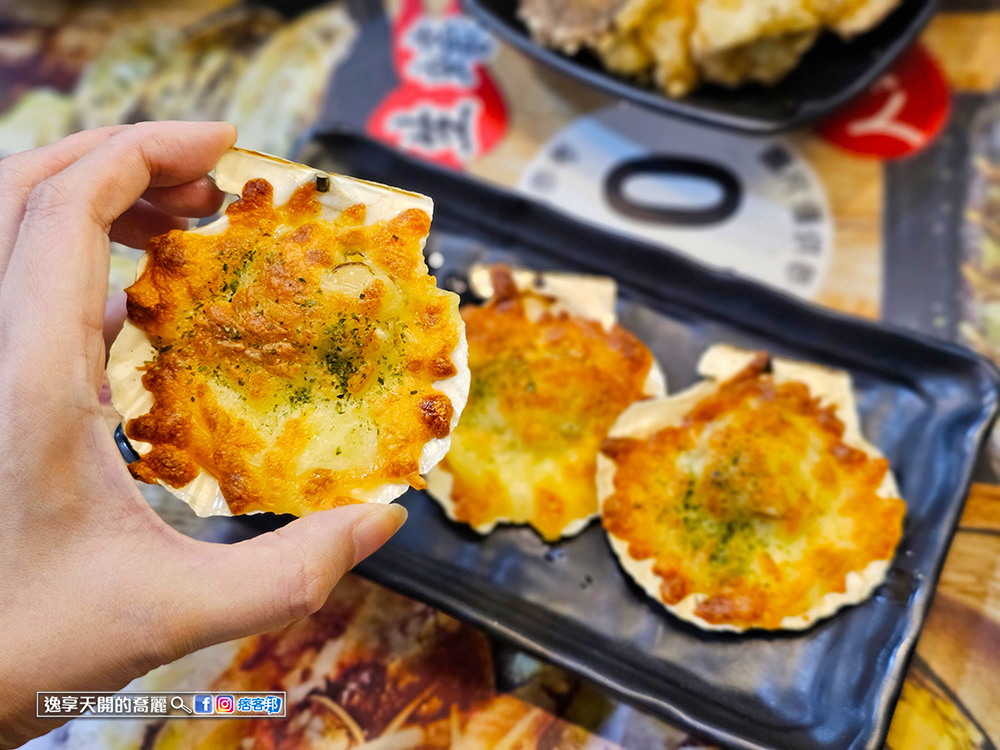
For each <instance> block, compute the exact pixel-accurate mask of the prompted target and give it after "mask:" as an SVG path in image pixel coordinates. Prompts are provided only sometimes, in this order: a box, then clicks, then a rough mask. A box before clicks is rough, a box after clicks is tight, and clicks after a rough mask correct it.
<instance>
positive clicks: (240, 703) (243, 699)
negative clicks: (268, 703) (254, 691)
mask: <svg viewBox="0 0 1000 750" xmlns="http://www.w3.org/2000/svg"><path fill="white" fill-rule="evenodd" d="M236 710H237V711H239V712H240V713H249V712H250V711H252V710H253V709H251V708H250V698H248V697H247V696H245V695H243V696H240V697H239V698H237V699H236Z"/></svg>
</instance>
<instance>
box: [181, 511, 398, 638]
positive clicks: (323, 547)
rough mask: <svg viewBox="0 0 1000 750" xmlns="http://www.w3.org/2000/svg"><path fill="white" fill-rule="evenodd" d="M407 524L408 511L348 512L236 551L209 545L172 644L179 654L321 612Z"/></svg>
mask: <svg viewBox="0 0 1000 750" xmlns="http://www.w3.org/2000/svg"><path fill="white" fill-rule="evenodd" d="M405 520H406V508H404V507H403V506H401V505H375V504H359V505H347V506H343V507H340V508H333V509H330V510H324V511H320V512H318V513H313V514H311V515H308V516H304V517H303V518H299V519H296V520H295V521H293V522H292V523H290V524H288V525H287V526H284V527H282V528H280V529H277V530H276V531H272V532H269V533H267V534H262V535H260V536H258V537H255V538H253V539H249V540H247V541H244V542H239V543H237V544H232V545H221V544H208V543H205V544H204V546H203V552H204V555H203V556H201V558H202V559H200V560H198V564H197V570H194V571H191V577H190V579H189V581H188V582H187V583H186V584H185V594H184V602H185V604H184V607H183V612H178V611H175V612H174V613H173V615H174V617H176V618H179V619H180V622H179V623H177V625H176V630H175V632H174V633H172V634H171V635H172V636H173V637H172V638H170V640H171V641H173V645H174V646H175V647H176V649H177V654H178V655H180V654H181V653H188V652H189V651H193V650H195V649H198V648H202V647H204V646H206V645H209V644H212V643H219V642H222V641H227V640H232V639H233V638H241V637H244V636H247V635H254V634H257V633H264V632H268V631H271V630H276V629H278V628H282V627H284V626H286V625H288V624H289V623H291V622H294V621H295V620H298V619H301V618H302V617H305V616H306V615H308V614H311V613H313V612H315V611H316V610H318V609H319V608H320V607H321V606H323V604H324V602H326V600H327V597H328V596H329V595H330V591H331V590H332V589H333V587H334V586H335V585H336V584H337V582H338V581H339V580H340V579H341V577H343V575H344V574H345V573H346V572H347V571H349V570H350V569H351V568H352V567H354V566H355V565H356V564H357V563H359V562H361V561H362V560H363V559H365V558H366V557H368V555H370V554H371V553H372V552H374V551H375V550H376V549H378V548H379V547H381V546H382V545H383V544H384V543H385V542H386V541H387V540H388V539H389V537H391V536H392V535H393V534H395V533H396V531H397V530H398V529H399V527H400V526H402V525H403V522H404V521H405ZM177 609H178V610H180V609H181V608H177ZM174 617H172V618H171V619H174Z"/></svg>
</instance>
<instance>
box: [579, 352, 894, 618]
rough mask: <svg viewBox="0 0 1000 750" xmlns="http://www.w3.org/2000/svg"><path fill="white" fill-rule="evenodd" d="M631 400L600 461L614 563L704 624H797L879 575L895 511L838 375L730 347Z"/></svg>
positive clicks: (869, 587)
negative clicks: (682, 383) (670, 390)
mask: <svg viewBox="0 0 1000 750" xmlns="http://www.w3.org/2000/svg"><path fill="white" fill-rule="evenodd" d="M699 373H700V374H701V375H702V376H704V377H705V378H706V379H705V380H704V381H702V382H700V383H698V384H696V385H694V386H692V387H691V388H689V389H687V390H685V391H682V392H680V393H677V394H675V395H673V396H670V397H669V398H666V399H657V400H650V401H645V402H640V403H637V404H634V405H633V406H631V407H630V408H628V409H626V410H625V412H623V413H622V415H621V417H619V419H618V420H617V422H616V423H615V425H614V426H613V427H612V428H611V431H610V435H609V437H608V439H607V440H606V441H605V442H604V444H603V446H602V448H601V455H600V456H599V457H598V469H597V488H598V496H599V499H600V507H601V521H602V523H603V525H604V528H605V530H606V531H607V534H608V539H609V541H610V543H611V547H612V549H613V550H614V552H615V554H616V555H617V556H618V559H619V561H620V563H621V565H622V567H623V568H624V569H625V571H626V572H627V573H628V574H629V575H630V576H631V577H632V578H633V579H634V580H635V581H636V582H637V583H638V584H639V585H640V586H641V587H642V588H643V589H644V590H645V591H646V593H647V594H649V596H651V597H652V598H653V599H656V600H657V601H659V602H660V603H662V604H663V605H664V606H665V607H666V608H667V609H668V610H669V611H670V612H672V613H673V614H675V615H676V616H677V617H679V618H681V619H683V620H687V621H689V622H692V623H694V624H695V625H697V626H698V627H701V628H704V629H708V630H728V631H743V630H747V629H751V628H761V629H768V630H777V629H790V630H799V629H803V628H807V627H809V626H811V625H812V624H813V623H815V622H816V621H817V620H819V619H821V618H824V617H827V616H829V615H831V614H833V613H834V612H836V611H837V610H838V609H840V608H841V607H843V606H845V605H849V604H854V603H857V602H860V601H862V600H863V599H865V598H867V597H868V596H869V595H870V594H871V593H872V591H873V590H874V589H875V587H876V586H878V585H879V584H880V583H881V582H882V580H883V579H884V578H885V575H886V572H887V571H888V569H889V565H890V563H891V561H892V558H893V555H894V554H895V550H896V546H897V545H898V543H899V540H900V537H901V535H902V524H903V517H904V515H905V513H906V505H905V503H904V502H903V500H902V499H901V498H900V496H899V490H898V489H897V487H896V482H895V480H894V478H893V475H892V472H891V471H890V469H889V463H888V461H887V460H886V459H885V458H884V457H883V456H882V455H881V453H879V451H878V450H877V449H876V448H875V447H874V446H872V445H870V444H869V443H868V442H867V441H866V440H865V439H864V437H863V436H862V434H861V428H860V423H859V419H858V415H857V408H856V406H855V403H854V396H853V392H852V387H851V379H850V376H849V375H848V374H847V373H846V372H843V371H838V370H831V369H828V368H825V367H820V366H818V365H813V364H807V363H803V362H794V361H790V360H784V359H780V358H773V359H772V358H770V357H768V355H767V354H766V353H763V352H756V353H755V352H748V351H744V350H740V349H736V348H734V347H731V346H715V347H712V348H710V349H709V350H708V351H707V352H706V353H705V355H704V356H703V357H702V360H701V362H700V364H699Z"/></svg>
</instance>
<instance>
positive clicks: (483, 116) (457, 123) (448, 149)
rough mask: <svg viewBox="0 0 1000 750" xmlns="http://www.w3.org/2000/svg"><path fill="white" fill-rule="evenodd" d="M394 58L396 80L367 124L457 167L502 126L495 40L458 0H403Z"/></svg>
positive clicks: (494, 139)
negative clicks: (494, 72) (493, 62)
mask: <svg viewBox="0 0 1000 750" xmlns="http://www.w3.org/2000/svg"><path fill="white" fill-rule="evenodd" d="M396 5H397V9H396V11H395V12H394V13H393V16H394V18H393V28H392V58H393V59H392V63H393V68H394V69H395V71H396V73H397V75H398V76H399V86H397V87H396V89H395V90H393V91H391V92H390V93H389V94H388V95H387V96H386V97H385V98H384V99H383V100H382V102H381V103H380V104H379V105H378V106H377V107H375V109H374V110H373V111H372V112H371V114H370V115H369V117H368V122H367V124H366V125H365V129H366V130H367V131H368V132H369V133H370V134H371V135H373V136H375V137H376V138H379V139H381V140H383V141H386V142H388V143H390V144H392V145H394V146H397V147H398V148H401V149H403V150H409V151H410V152H411V153H414V154H416V155H418V156H420V157H422V158H424V159H430V160H433V161H436V162H438V163H440V164H445V165H447V166H450V167H455V168H461V167H463V166H464V165H465V164H467V163H468V162H469V161H471V160H473V159H475V158H476V157H478V156H481V155H482V154H485V153H486V152H487V151H489V150H490V149H492V148H493V147H494V146H496V144H497V143H498V142H499V141H500V139H501V138H503V136H504V134H505V133H506V131H507V107H506V103H505V101H504V96H503V93H502V92H501V91H500V88H499V87H498V86H497V84H496V82H495V81H494V80H493V75H492V73H491V72H490V69H489V61H490V59H491V58H492V57H493V56H494V54H495V53H496V50H497V44H496V42H495V41H494V40H493V38H492V37H491V36H490V34H489V33H487V32H486V31H485V30H483V29H482V28H480V27H479V26H478V24H476V22H475V21H473V20H472V19H471V18H468V17H466V16H465V15H463V13H462V11H461V9H460V7H459V4H458V2H457V1H456V0H445V1H444V2H443V3H441V2H436V1H432V0H400V2H399V3H397V4H396Z"/></svg>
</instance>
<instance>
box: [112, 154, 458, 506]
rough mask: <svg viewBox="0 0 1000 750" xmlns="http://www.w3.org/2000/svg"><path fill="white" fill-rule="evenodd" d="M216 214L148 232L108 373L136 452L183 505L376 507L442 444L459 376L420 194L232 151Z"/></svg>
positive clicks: (437, 455) (427, 211) (148, 476)
mask: <svg viewBox="0 0 1000 750" xmlns="http://www.w3.org/2000/svg"><path fill="white" fill-rule="evenodd" d="M216 182H217V184H218V185H219V187H220V188H221V189H222V190H224V191H226V192H230V193H235V194H239V195H240V196H241V197H240V199H239V200H237V201H236V202H234V203H232V204H231V205H230V206H229V207H228V209H227V210H226V215H225V216H223V217H222V218H220V219H219V220H217V221H215V222H213V223H211V224H209V225H207V226H204V227H201V228H199V229H195V230H192V231H188V232H184V231H172V232H169V233H167V234H165V235H162V236H160V237H156V238H154V239H153V240H151V241H150V243H149V245H148V246H147V248H146V254H145V255H144V256H143V258H142V259H141V260H140V263H139V267H138V272H137V278H136V281H135V283H134V284H132V286H131V287H129V288H128V289H127V290H126V291H127V294H128V312H129V319H128V320H127V321H126V323H125V327H124V329H123V330H122V332H121V334H120V335H119V337H118V338H117V340H116V341H115V343H114V345H113V346H112V348H111V353H110V359H109V362H108V376H109V379H110V381H111V388H112V399H113V403H114V405H115V407H116V408H117V410H118V412H119V413H120V414H121V415H122V417H123V422H124V425H125V433H126V435H127V436H128V437H129V439H130V440H131V441H132V444H133V446H134V447H135V449H136V451H137V453H138V454H139V455H140V459H139V460H138V461H137V462H135V463H133V464H132V465H131V467H130V468H131V470H132V473H133V475H134V476H135V477H136V478H138V479H140V480H142V481H145V482H158V483H160V484H162V485H163V486H165V487H166V488H167V489H168V490H170V491H171V492H173V493H174V494H175V495H177V496H178V497H180V498H181V499H182V500H184V501H185V502H187V503H188V504H189V505H190V506H191V507H192V508H193V509H194V510H195V512H196V513H198V514H199V515H202V516H206V515H230V514H241V513H249V512H257V511H271V512H274V513H294V514H297V515H301V514H304V513H308V512H310V511H315V510H320V509H323V508H329V507H334V506H338V505H343V504H349V503H359V502H379V503H388V502H390V501H392V500H393V499H394V498H396V497H398V496H399V495H401V494H402V493H403V492H404V491H405V490H406V489H407V488H408V487H417V488H423V487H424V480H423V479H422V477H421V474H422V473H424V472H427V471H428V470H430V469H431V467H433V466H434V465H435V464H436V463H437V462H438V461H440V460H441V458H442V456H444V454H445V453H447V451H448V447H449V444H450V436H451V431H452V430H453V429H454V427H455V425H456V424H457V423H458V419H459V415H460V414H461V411H462V409H463V407H464V406H465V400H466V398H467V395H468V389H469V370H468V366H467V362H466V360H467V355H466V341H465V326H464V324H463V322H462V319H461V317H460V315H459V313H458V297H457V296H456V295H454V294H453V293H451V292H447V291H444V290H442V289H439V288H437V286H436V285H435V282H434V279H433V277H431V276H430V275H429V274H428V271H427V266H426V264H425V263H424V258H423V246H424V242H425V240H426V236H427V232H428V230H429V227H430V221H431V213H432V210H433V204H432V203H431V200H430V199H429V198H426V197H425V196H422V195H417V194H415V193H408V192H405V191H402V190H398V189H395V188H391V187H386V186H384V185H379V184H376V183H371V182H365V181H362V180H356V179H353V178H350V177H344V176H341V175H335V174H328V173H325V172H318V171H317V170H314V169H311V168H309V167H306V166H303V165H299V164H293V163H291V162H286V161H284V160H281V159H277V158H274V157H269V156H266V155H263V154H257V153H254V152H248V151H243V150H240V149H233V150H231V151H229V152H228V153H226V154H225V155H224V156H223V157H222V159H221V160H220V161H219V164H218V166H217V167H216Z"/></svg>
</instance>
